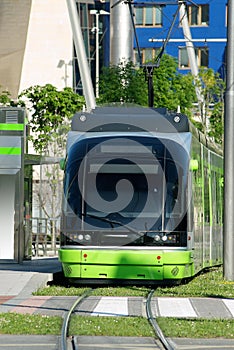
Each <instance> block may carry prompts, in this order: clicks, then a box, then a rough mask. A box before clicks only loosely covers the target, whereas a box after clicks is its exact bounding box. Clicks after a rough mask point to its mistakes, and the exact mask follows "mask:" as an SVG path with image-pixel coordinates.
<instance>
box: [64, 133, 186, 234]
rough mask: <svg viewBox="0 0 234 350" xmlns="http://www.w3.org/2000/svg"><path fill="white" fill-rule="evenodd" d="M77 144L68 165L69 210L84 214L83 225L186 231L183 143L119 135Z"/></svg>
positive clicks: (67, 208)
mask: <svg viewBox="0 0 234 350" xmlns="http://www.w3.org/2000/svg"><path fill="white" fill-rule="evenodd" d="M73 148H74V149H73V152H72V153H71V154H70V158H68V162H67V168H66V177H65V196H66V208H65V210H66V211H70V212H72V213H74V214H75V215H76V216H78V217H80V219H81V221H82V223H83V227H85V225H87V227H88V226H89V227H91V226H93V227H95V228H96V229H98V228H101V229H104V230H108V229H110V228H113V227H115V228H116V229H119V230H120V229H122V230H123V228H124V225H126V226H127V225H128V226H129V225H130V226H131V228H132V229H133V230H137V232H139V231H150V230H154V231H157V232H160V231H161V232H164V231H169V230H170V231H171V230H178V229H179V230H181V229H182V230H183V229H184V230H186V220H185V216H186V215H185V211H186V208H185V207H186V183H187V170H186V169H187V168H188V155H187V152H186V151H185V149H184V148H183V147H182V146H181V145H179V144H178V143H176V142H174V141H171V140H160V139H158V138H149V137H147V138H143V137H141V138H136V137H132V138H117V137H116V138H111V139H110V138H106V139H102V140H101V142H100V141H98V142H97V139H96V140H93V141H92V142H91V141H90V140H89V141H87V140H85V141H84V142H83V145H80V146H79V149H78V148H77V147H73ZM82 152H83V153H84V154H83V156H82ZM121 224H122V225H123V227H121Z"/></svg>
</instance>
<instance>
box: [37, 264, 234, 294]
mask: <svg viewBox="0 0 234 350" xmlns="http://www.w3.org/2000/svg"><path fill="white" fill-rule="evenodd" d="M85 290H86V288H83V287H74V286H69V287H64V286H61V285H51V286H48V287H46V288H42V289H39V290H38V291H37V292H36V293H34V295H51V296H63V295H67V296H76V295H77V296H78V295H82V294H83V292H84V291H85ZM149 291H150V288H147V287H134V286H132V287H124V286H121V287H106V288H97V289H95V290H94V291H93V293H92V295H96V296H131V297H133V296H134V297H146V296H147V294H148V293H149ZM154 296H158V297H159V296H167V297H168V296H172V297H174V296H177V297H214V298H234V283H233V282H227V281H225V280H224V279H223V271H222V268H221V267H219V268H212V269H210V270H209V271H208V272H207V271H204V272H203V273H201V274H200V275H198V276H196V277H195V278H194V279H192V280H191V281H190V282H188V283H187V284H181V285H178V286H173V287H158V288H157V290H156V291H155V293H154Z"/></svg>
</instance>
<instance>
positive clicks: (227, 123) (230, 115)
mask: <svg viewBox="0 0 234 350" xmlns="http://www.w3.org/2000/svg"><path fill="white" fill-rule="evenodd" d="M227 28H228V32H227V87H226V94H225V116H224V190H225V192H224V252H223V253H224V254H223V255H224V278H225V279H226V280H228V281H234V177H233V169H234V62H233V57H234V1H233V0H229V1H228V27H227Z"/></svg>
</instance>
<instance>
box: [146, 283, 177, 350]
mask: <svg viewBox="0 0 234 350" xmlns="http://www.w3.org/2000/svg"><path fill="white" fill-rule="evenodd" d="M154 292H155V289H152V290H151V291H150V292H149V294H148V297H147V300H146V315H147V318H148V321H149V322H150V323H151V325H152V327H153V329H154V332H155V333H156V335H157V337H158V338H159V340H160V342H161V343H162V344H163V346H164V348H165V349H166V350H175V349H174V348H173V347H172V346H171V345H170V344H169V342H168V341H167V339H166V337H165V336H164V334H163V332H162V330H161V328H160V327H159V325H158V323H157V322H156V320H155V318H154V317H153V313H152V309H151V298H152V295H153V294H154Z"/></svg>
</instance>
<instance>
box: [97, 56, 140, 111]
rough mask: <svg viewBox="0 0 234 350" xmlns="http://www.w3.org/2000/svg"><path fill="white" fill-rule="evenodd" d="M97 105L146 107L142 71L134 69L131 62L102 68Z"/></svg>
mask: <svg viewBox="0 0 234 350" xmlns="http://www.w3.org/2000/svg"><path fill="white" fill-rule="evenodd" d="M99 90H100V98H99V99H98V100H97V102H98V104H104V103H112V102H114V103H135V104H139V105H142V106H146V105H147V86H146V83H145V78H144V73H143V71H142V69H136V68H135V67H134V65H133V63H132V62H121V63H119V64H118V65H116V66H115V65H112V66H110V67H104V68H103V69H102V73H101V74H100V81H99Z"/></svg>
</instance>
